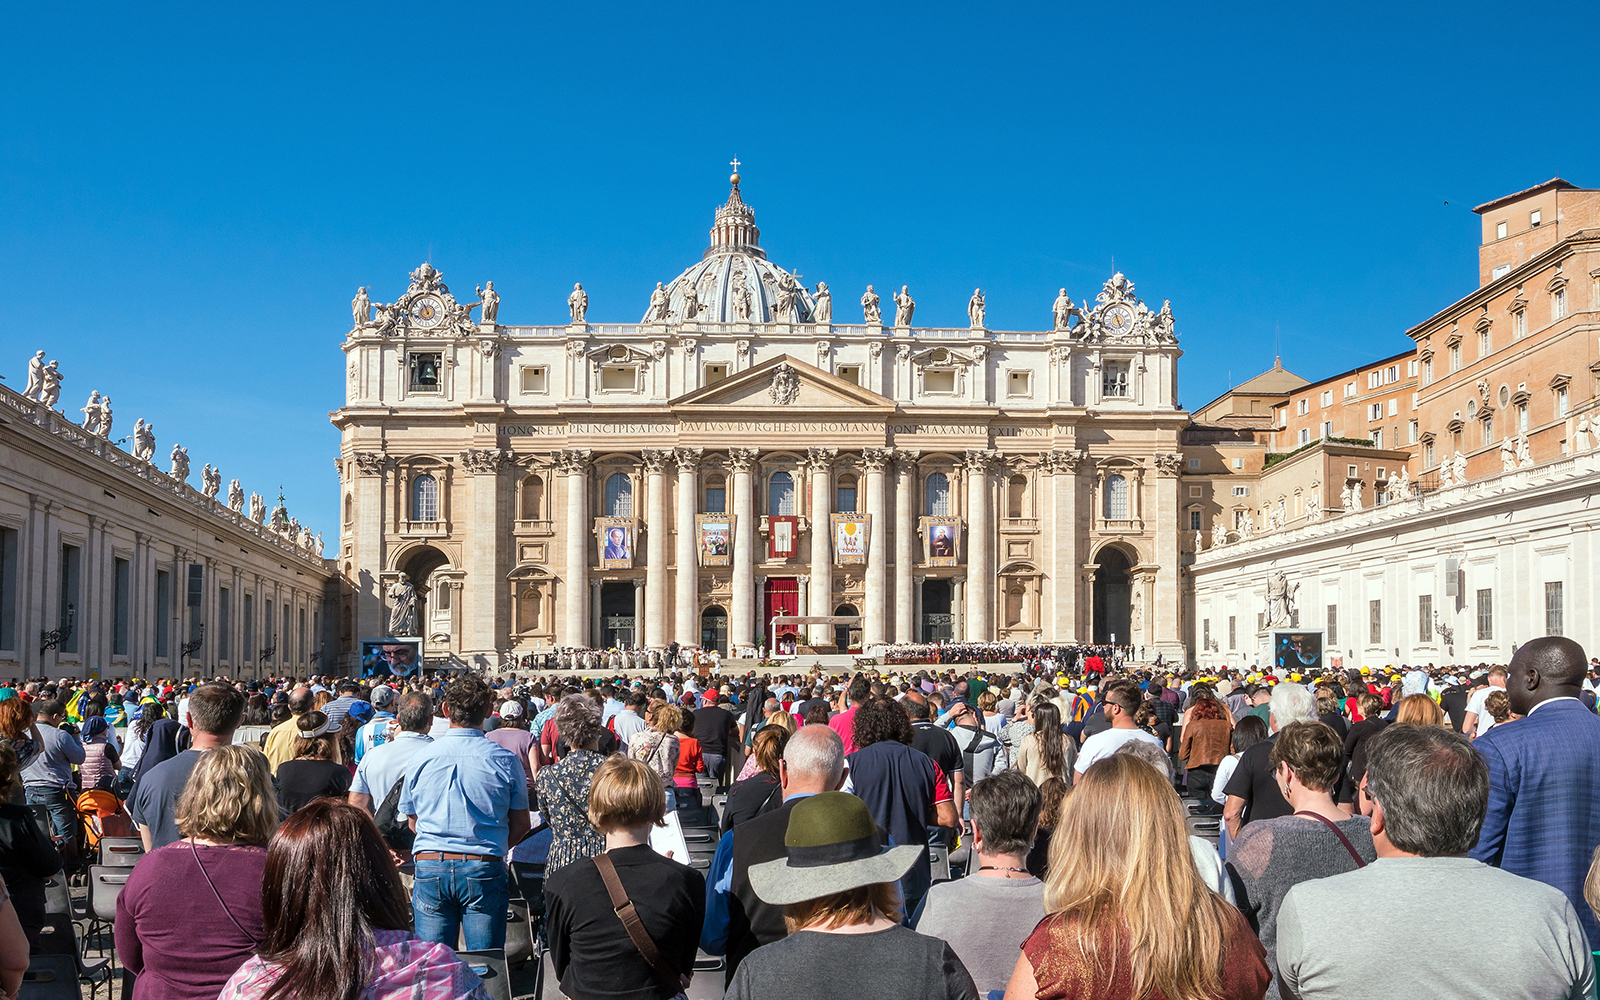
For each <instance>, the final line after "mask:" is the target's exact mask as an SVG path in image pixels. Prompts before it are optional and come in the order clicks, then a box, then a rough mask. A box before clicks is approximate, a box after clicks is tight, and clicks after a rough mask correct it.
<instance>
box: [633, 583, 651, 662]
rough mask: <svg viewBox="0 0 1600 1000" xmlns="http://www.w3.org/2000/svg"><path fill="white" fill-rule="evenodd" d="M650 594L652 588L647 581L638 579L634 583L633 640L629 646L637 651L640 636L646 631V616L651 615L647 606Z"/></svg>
mask: <svg viewBox="0 0 1600 1000" xmlns="http://www.w3.org/2000/svg"><path fill="white" fill-rule="evenodd" d="M649 592H650V588H649V587H648V586H647V585H646V583H645V581H643V580H640V579H637V578H636V579H635V580H634V581H633V638H632V640H631V641H630V643H629V645H631V646H633V647H634V648H635V649H637V648H639V636H640V635H641V634H642V633H643V631H644V627H645V616H646V615H647V614H648V613H649V612H648V611H647V609H646V606H645V602H646V601H647V600H649Z"/></svg>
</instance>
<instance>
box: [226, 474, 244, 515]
mask: <svg viewBox="0 0 1600 1000" xmlns="http://www.w3.org/2000/svg"><path fill="white" fill-rule="evenodd" d="M228 509H229V510H231V511H236V512H237V511H241V510H244V487H242V486H240V485H239V480H237V479H234V480H231V481H230V482H229V483H228Z"/></svg>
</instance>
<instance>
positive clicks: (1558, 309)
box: [1550, 288, 1567, 322]
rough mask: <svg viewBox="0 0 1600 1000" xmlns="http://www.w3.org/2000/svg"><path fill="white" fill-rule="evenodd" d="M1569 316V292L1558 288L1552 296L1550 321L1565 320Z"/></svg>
mask: <svg viewBox="0 0 1600 1000" xmlns="http://www.w3.org/2000/svg"><path fill="white" fill-rule="evenodd" d="M1566 315H1567V290H1566V289H1565V288H1558V289H1556V290H1555V292H1554V293H1552V294H1551V296H1550V320H1551V322H1554V321H1556V320H1558V319H1565V318H1566Z"/></svg>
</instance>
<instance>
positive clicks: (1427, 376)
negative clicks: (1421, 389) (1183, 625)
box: [1422, 358, 1433, 383]
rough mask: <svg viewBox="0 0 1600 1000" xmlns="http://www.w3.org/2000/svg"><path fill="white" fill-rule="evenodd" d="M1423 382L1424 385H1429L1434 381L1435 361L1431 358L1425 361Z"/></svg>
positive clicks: (1423, 364)
mask: <svg viewBox="0 0 1600 1000" xmlns="http://www.w3.org/2000/svg"><path fill="white" fill-rule="evenodd" d="M1422 381H1423V382H1424V383H1428V382H1432V381H1433V359H1432V358H1429V359H1428V360H1427V361H1424V362H1423V363H1422Z"/></svg>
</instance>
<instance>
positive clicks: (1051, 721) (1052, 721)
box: [1017, 698, 1078, 790]
mask: <svg viewBox="0 0 1600 1000" xmlns="http://www.w3.org/2000/svg"><path fill="white" fill-rule="evenodd" d="M1028 711H1029V715H1030V716H1031V717H1032V718H1033V732H1031V733H1029V734H1028V735H1027V736H1024V737H1023V738H1022V743H1021V745H1020V746H1019V747H1018V749H1017V770H1019V771H1021V772H1022V773H1023V774H1026V775H1027V776H1028V777H1030V778H1032V779H1033V783H1034V784H1035V785H1043V784H1044V783H1045V782H1046V781H1047V780H1049V779H1050V778H1060V779H1061V780H1062V781H1064V782H1066V783H1067V788H1068V789H1069V790H1070V789H1071V788H1072V767H1073V765H1074V764H1076V763H1077V762H1078V748H1077V747H1075V746H1073V745H1072V741H1071V740H1069V739H1067V738H1066V736H1065V734H1064V733H1063V732H1062V730H1061V709H1059V708H1057V707H1056V703H1055V702H1053V701H1048V700H1046V699H1043V698H1040V699H1039V700H1037V701H1035V702H1034V703H1033V706H1032V707H1031V708H1030V709H1029V710H1028Z"/></svg>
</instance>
